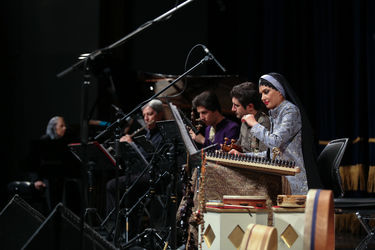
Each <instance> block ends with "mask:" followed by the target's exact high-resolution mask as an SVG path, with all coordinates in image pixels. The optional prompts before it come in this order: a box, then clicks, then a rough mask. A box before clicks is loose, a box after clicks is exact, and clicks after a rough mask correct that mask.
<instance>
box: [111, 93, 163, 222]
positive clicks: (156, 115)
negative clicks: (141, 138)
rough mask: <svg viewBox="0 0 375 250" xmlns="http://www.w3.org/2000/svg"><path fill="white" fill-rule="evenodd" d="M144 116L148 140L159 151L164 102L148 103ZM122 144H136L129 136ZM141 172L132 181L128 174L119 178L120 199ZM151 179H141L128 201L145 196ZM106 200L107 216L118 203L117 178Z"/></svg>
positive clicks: (146, 177)
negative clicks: (157, 123)
mask: <svg viewBox="0 0 375 250" xmlns="http://www.w3.org/2000/svg"><path fill="white" fill-rule="evenodd" d="M142 114H143V119H144V121H145V123H146V126H147V133H146V139H147V140H149V141H150V142H151V144H152V145H153V146H154V147H155V149H157V148H159V146H160V145H161V144H162V143H163V137H162V135H161V133H160V131H159V129H158V127H157V126H156V122H157V121H161V120H163V119H164V111H163V104H162V102H161V101H160V100H157V99H154V100H152V101H150V102H149V103H147V104H146V105H145V106H143V107H142ZM120 142H122V143H135V142H134V141H133V138H132V137H131V136H130V135H129V134H126V135H124V136H123V137H121V139H120ZM136 146H137V147H138V148H139V149H140V151H141V152H142V153H143V154H144V156H145V158H146V159H147V160H150V157H151V156H149V155H147V154H146V153H145V151H144V150H141V149H142V148H141V146H140V145H136ZM144 167H146V166H144ZM140 172H141V170H140V171H137V173H135V174H131V175H130V180H129V178H128V176H127V175H126V174H125V175H123V176H120V177H119V179H118V181H119V192H120V197H121V195H122V194H123V193H124V192H125V187H126V186H128V187H129V186H130V185H131V184H132V183H133V182H134V181H135V180H136V178H137V177H138V175H139V173H140ZM149 179H150V176H149V174H148V173H146V174H145V175H143V176H142V177H141V178H140V180H139V182H138V183H137V185H136V186H135V187H134V189H133V191H132V192H131V195H130V197H129V199H127V200H128V202H131V203H134V201H135V200H136V199H137V198H139V197H140V196H141V195H143V194H144V193H145V192H146V191H147V189H148V188H149V184H148V183H149ZM106 200H107V204H106V208H107V214H108V213H110V212H111V211H112V210H113V208H114V207H115V205H116V204H115V202H116V179H115V178H114V179H111V180H109V181H108V182H107V186H106ZM131 203H130V204H131ZM122 205H123V204H122ZM115 217H116V215H115V214H113V216H112V217H111V219H110V222H111V223H114V219H115ZM133 218H134V216H133ZM131 221H132V220H131ZM134 223H135V222H134ZM132 226H133V225H132Z"/></svg>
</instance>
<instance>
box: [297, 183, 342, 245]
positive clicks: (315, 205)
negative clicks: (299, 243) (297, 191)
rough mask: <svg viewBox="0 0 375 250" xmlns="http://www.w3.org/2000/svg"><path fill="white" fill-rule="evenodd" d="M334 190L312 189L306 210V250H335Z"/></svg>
mask: <svg viewBox="0 0 375 250" xmlns="http://www.w3.org/2000/svg"><path fill="white" fill-rule="evenodd" d="M334 223H335V222H334V206H333V193H332V190H322V189H310V190H309V192H308V194H307V200H306V208H305V230H304V238H303V242H304V244H303V245H304V248H303V249H305V250H307V249H310V250H320V249H329V250H333V249H335V226H334Z"/></svg>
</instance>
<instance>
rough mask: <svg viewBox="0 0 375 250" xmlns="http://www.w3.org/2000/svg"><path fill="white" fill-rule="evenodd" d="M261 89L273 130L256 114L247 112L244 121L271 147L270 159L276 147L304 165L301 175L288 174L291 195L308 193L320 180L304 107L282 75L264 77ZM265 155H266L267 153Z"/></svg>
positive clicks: (261, 80) (283, 157)
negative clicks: (263, 124) (257, 119)
mask: <svg viewBox="0 0 375 250" xmlns="http://www.w3.org/2000/svg"><path fill="white" fill-rule="evenodd" d="M259 92H260V94H261V99H262V101H263V103H264V104H265V105H266V107H267V108H268V109H269V117H270V121H271V128H270V130H269V131H268V130H267V129H266V128H265V127H263V126H262V125H261V124H259V123H258V122H257V121H256V120H255V118H254V115H251V114H248V115H246V116H244V117H243V119H242V120H243V121H244V122H246V123H247V124H248V125H249V126H251V127H252V128H251V132H252V133H253V134H254V135H255V136H256V137H257V138H258V139H259V140H260V141H262V142H263V143H264V144H265V145H266V146H267V147H268V152H269V153H270V154H271V158H273V154H274V152H276V151H274V150H275V149H276V150H277V151H279V152H280V153H279V154H278V157H279V158H280V159H282V160H288V161H294V162H295V163H296V165H297V166H299V167H300V168H301V172H300V173H299V174H297V175H295V176H287V179H288V181H289V184H290V188H291V193H292V194H306V193H307V191H308V188H312V187H318V186H319V185H320V179H319V176H318V175H317V167H316V158H315V157H314V155H313V153H314V151H313V141H312V139H311V138H312V136H311V128H310V124H309V122H308V120H307V116H306V115H305V114H304V112H303V107H302V105H301V104H300V102H299V100H298V98H297V97H296V95H295V94H294V92H293V91H292V89H291V88H290V86H289V85H288V83H287V81H286V79H285V78H284V77H283V76H282V75H281V74H278V73H269V74H266V75H263V76H261V77H260V79H259ZM287 98H288V99H287ZM303 140H306V141H303ZM273 151H274V152H273ZM262 154H263V155H264V156H265V155H266V152H262ZM306 169H307V176H306ZM307 177H309V185H308V182H307Z"/></svg>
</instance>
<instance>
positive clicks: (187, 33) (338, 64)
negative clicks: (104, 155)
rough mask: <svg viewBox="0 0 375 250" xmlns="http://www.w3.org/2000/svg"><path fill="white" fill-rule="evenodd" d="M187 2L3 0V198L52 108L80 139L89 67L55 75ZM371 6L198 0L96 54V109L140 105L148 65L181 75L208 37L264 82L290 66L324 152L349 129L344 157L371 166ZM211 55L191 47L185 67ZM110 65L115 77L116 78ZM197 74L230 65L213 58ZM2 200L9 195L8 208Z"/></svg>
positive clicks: (233, 71) (324, 0)
mask: <svg viewBox="0 0 375 250" xmlns="http://www.w3.org/2000/svg"><path fill="white" fill-rule="evenodd" d="M178 3H179V1H172V0H164V1H145V0H137V1H135V0H127V1H100V0H94V1H87V0H84V1H78V2H77V1H72V0H67V1H58V0H52V1H48V2H46V1H21V0H16V1H5V2H3V3H2V4H1V5H2V8H1V12H2V13H1V19H2V20H1V27H2V39H1V40H2V42H5V45H4V46H2V47H3V48H5V49H4V50H3V51H2V67H1V69H2V77H1V79H2V84H1V86H2V97H3V98H1V99H2V107H3V112H2V115H3V122H2V141H3V147H4V148H5V149H4V150H3V151H2V152H3V154H4V155H3V157H2V171H3V173H2V174H1V184H2V186H1V190H2V197H6V194H5V186H6V184H7V183H8V182H9V181H12V180H15V179H19V178H21V174H22V171H23V170H24V169H26V168H27V165H28V157H29V154H30V142H31V141H32V140H34V139H38V138H39V137H40V136H41V135H42V134H43V133H44V130H45V127H46V125H47V122H48V120H49V119H50V118H51V117H52V116H54V115H62V116H64V117H65V119H66V122H67V124H68V125H69V127H68V129H69V132H70V133H69V135H70V136H71V137H72V138H73V139H76V140H77V141H79V122H80V110H81V99H82V98H81V94H82V91H81V87H82V83H83V72H82V71H81V70H80V69H76V70H74V71H71V72H69V73H68V74H66V75H65V76H63V77H61V78H57V77H56V74H58V73H60V72H61V71H63V70H64V69H66V68H68V67H70V66H71V65H72V64H74V63H75V62H77V60H78V59H77V58H78V56H79V55H80V54H81V53H87V52H92V51H94V50H95V49H98V48H102V47H105V46H107V45H110V44H112V43H114V42H115V41H117V40H119V39H120V38H122V37H124V36H125V35H127V34H129V33H130V32H131V31H134V30H135V29H136V28H137V27H139V26H140V25H141V24H144V23H146V22H147V21H149V20H152V19H154V18H156V17H157V16H159V15H161V14H163V13H165V12H166V11H168V10H170V9H171V8H173V7H174V6H175V4H178ZM374 12H375V3H374V2H373V1H370V0H368V1H333V0H316V1H307V0H303V1H286V0H285V1H280V0H265V1H231V0H210V1H207V0H196V1H194V2H192V3H191V4H189V5H187V6H185V7H184V8H182V9H180V10H179V11H177V12H175V14H174V15H173V16H171V17H170V18H169V19H168V20H165V21H164V22H161V23H157V24H154V25H152V26H151V27H149V28H148V29H145V30H144V31H143V32H141V33H139V34H138V35H136V36H135V37H133V38H132V39H130V40H128V41H127V42H126V43H124V44H122V45H121V46H119V47H118V48H116V49H114V50H112V51H111V53H109V54H106V55H102V56H100V57H98V58H97V60H96V61H95V62H94V64H93V72H92V76H93V77H92V84H91V87H90V90H89V107H90V111H91V110H92V117H93V118H95V119H100V120H108V121H113V119H114V116H113V115H114V111H113V109H111V108H110V104H111V103H114V104H117V105H119V106H120V107H121V108H122V109H123V110H124V111H125V112H128V111H130V110H132V109H133V108H134V107H135V106H137V104H138V103H139V102H141V101H143V100H145V99H146V98H147V97H149V96H150V95H151V93H148V92H147V86H146V85H142V84H141V83H139V81H138V77H139V73H140V72H143V73H144V72H147V73H160V74H167V75H169V74H172V75H179V74H182V73H183V72H184V69H185V60H186V57H187V54H188V52H189V50H190V49H191V48H192V47H193V46H194V45H196V44H198V43H202V44H205V45H206V46H207V47H208V48H209V49H210V50H211V52H212V53H213V54H214V55H215V57H216V58H217V59H218V60H219V61H220V62H221V63H222V64H223V65H224V66H225V67H226V68H227V70H228V71H227V72H226V74H228V75H231V76H233V75H236V76H238V77H240V78H241V79H246V80H250V81H255V82H256V81H257V79H258V78H259V77H260V76H261V75H262V74H264V73H268V72H271V71H275V72H279V73H281V74H283V75H284V76H285V77H286V78H287V79H288V80H289V82H290V83H291V85H292V86H293V87H294V89H295V91H296V92H297V93H298V94H299V96H300V98H301V100H302V102H303V103H304V105H305V108H306V110H307V112H308V115H309V118H310V120H311V123H312V125H313V128H314V129H315V134H316V139H317V142H316V147H317V151H318V152H319V150H321V149H322V146H324V143H325V142H326V141H329V140H332V139H335V138H340V137H349V138H350V145H349V146H350V147H349V149H348V152H347V154H346V156H345V159H344V165H356V164H361V165H362V166H363V167H364V168H365V170H366V171H368V170H369V167H370V166H373V165H374V153H375V152H374V128H375V124H374V118H375V111H374V107H375V105H374V100H373V94H374V86H375V50H374V49H375V13H374ZM203 55H204V54H203V52H202V51H199V49H197V50H194V53H192V55H191V57H190V58H189V61H188V66H192V65H194V64H195V63H197V62H198V61H199V60H200V59H201V58H202V57H203ZM108 72H109V73H111V75H112V77H113V81H114V86H115V88H112V89H111V88H109V85H108ZM193 74H194V75H196V76H199V75H218V74H222V72H220V70H219V69H218V67H217V66H216V65H215V64H214V63H213V62H209V63H208V64H206V65H203V66H202V67H200V68H199V69H198V70H197V71H195V72H194V73H193ZM111 90H112V91H111ZM113 90H115V91H113ZM145 93H146V94H145ZM147 94H148V95H149V96H147ZM228 98H229V97H228ZM319 142H320V144H319ZM365 177H366V178H367V172H366V176H365ZM366 190H367V191H368V190H369V189H364V190H363V191H364V192H365V193H366ZM370 191H371V190H370ZM372 192H374V191H373V190H372ZM5 202H6V199H5V198H1V203H2V204H1V207H3V205H4V204H5Z"/></svg>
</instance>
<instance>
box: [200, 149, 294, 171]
mask: <svg viewBox="0 0 375 250" xmlns="http://www.w3.org/2000/svg"><path fill="white" fill-rule="evenodd" d="M205 157H206V160H208V161H212V162H215V163H218V164H221V165H224V166H230V167H238V168H243V169H248V170H252V171H258V172H263V173H268V174H275V175H296V174H297V173H300V172H301V169H300V168H299V167H297V166H296V164H295V162H294V161H286V160H279V159H275V160H271V159H267V158H265V157H259V156H246V155H234V154H229V153H227V152H222V151H208V152H206V154H205Z"/></svg>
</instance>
